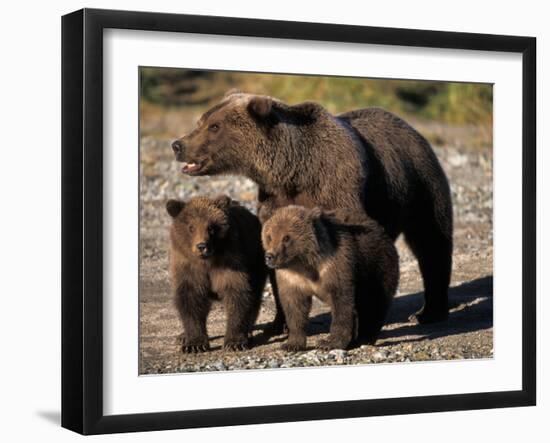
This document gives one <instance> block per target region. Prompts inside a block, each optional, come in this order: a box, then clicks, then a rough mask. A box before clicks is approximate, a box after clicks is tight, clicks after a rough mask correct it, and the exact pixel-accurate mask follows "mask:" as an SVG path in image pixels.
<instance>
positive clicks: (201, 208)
mask: <svg viewBox="0 0 550 443" xmlns="http://www.w3.org/2000/svg"><path fill="white" fill-rule="evenodd" d="M234 204H237V203H235V202H233V201H232V200H231V199H230V198H229V197H227V196H225V195H223V196H220V197H216V198H207V197H197V198H193V199H191V200H189V201H187V202H182V201H179V200H168V202H167V203H166V210H167V212H168V214H169V215H170V216H171V217H172V228H171V231H170V237H171V240H172V247H174V248H176V249H177V250H178V251H179V252H181V253H182V254H184V255H189V254H191V255H192V256H196V257H199V258H202V259H207V258H209V257H212V256H213V255H214V254H216V253H217V252H220V251H221V250H222V249H223V244H224V241H225V240H226V239H227V237H228V235H229V230H230V221H229V220H230V219H229V208H230V207H231V206H232V205H234Z"/></svg>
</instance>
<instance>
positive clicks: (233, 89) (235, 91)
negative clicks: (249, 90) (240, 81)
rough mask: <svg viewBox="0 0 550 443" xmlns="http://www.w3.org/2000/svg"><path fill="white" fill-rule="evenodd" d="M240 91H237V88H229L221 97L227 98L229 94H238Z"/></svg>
mask: <svg viewBox="0 0 550 443" xmlns="http://www.w3.org/2000/svg"><path fill="white" fill-rule="evenodd" d="M240 93H241V91H239V90H238V89H237V88H231V89H230V90H229V91H227V92H226V93H225V94H224V95H223V98H224V99H226V98H228V97H229V96H231V95H233V94H240Z"/></svg>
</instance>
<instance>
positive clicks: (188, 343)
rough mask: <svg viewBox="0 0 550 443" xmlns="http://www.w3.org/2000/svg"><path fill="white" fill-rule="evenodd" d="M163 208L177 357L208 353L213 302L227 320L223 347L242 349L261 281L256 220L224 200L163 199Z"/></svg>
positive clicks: (255, 310)
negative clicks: (179, 327) (179, 330)
mask: <svg viewBox="0 0 550 443" xmlns="http://www.w3.org/2000/svg"><path fill="white" fill-rule="evenodd" d="M166 209H167V211H168V213H169V214H170V216H171V217H172V218H173V222H172V227H171V229H170V241H171V248H170V277H171V282H172V287H173V291H174V297H175V302H176V307H177V309H178V312H179V314H180V317H181V321H182V324H183V328H184V332H185V333H184V340H183V346H182V350H183V352H201V351H206V350H207V349H208V348H209V345H208V334H207V331H206V319H207V317H208V313H209V312H210V308H211V304H212V302H213V301H215V300H221V301H222V302H223V305H224V308H225V314H226V318H227V325H226V332H225V339H224V347H225V348H228V349H232V350H239V349H245V348H246V347H247V346H248V339H249V333H250V332H251V329H252V326H253V325H254V322H255V321H256V317H257V315H258V310H259V307H260V302H261V297H262V291H263V288H264V285H265V281H266V276H267V269H266V267H265V265H264V264H263V249H262V245H261V239H260V233H261V226H260V222H259V220H258V218H257V217H256V216H255V215H253V214H252V213H251V212H250V211H248V210H247V209H245V208H243V207H242V206H240V205H238V203H236V202H233V201H232V200H231V199H230V198H229V197H226V196H221V197H218V198H215V199H209V198H206V197H198V198H194V199H191V200H189V201H188V202H186V203H184V202H181V201H177V200H169V201H168V203H167V204H166Z"/></svg>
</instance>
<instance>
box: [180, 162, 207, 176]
mask: <svg viewBox="0 0 550 443" xmlns="http://www.w3.org/2000/svg"><path fill="white" fill-rule="evenodd" d="M202 166H203V164H202V163H194V162H190V163H187V162H183V167H182V168H181V172H183V173H184V174H195V173H197V172H199V171H200V170H201V169H202Z"/></svg>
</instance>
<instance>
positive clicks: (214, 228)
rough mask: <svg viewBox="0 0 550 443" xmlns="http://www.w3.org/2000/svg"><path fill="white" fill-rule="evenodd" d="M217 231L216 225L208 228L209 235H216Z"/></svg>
mask: <svg viewBox="0 0 550 443" xmlns="http://www.w3.org/2000/svg"><path fill="white" fill-rule="evenodd" d="M216 229H217V227H216V225H210V226H208V233H209V234H210V235H212V234H215V233H216Z"/></svg>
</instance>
